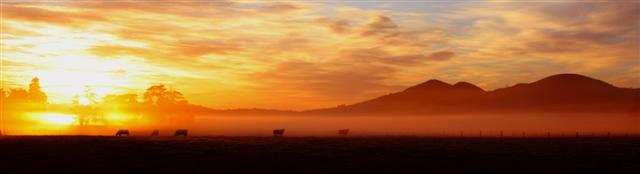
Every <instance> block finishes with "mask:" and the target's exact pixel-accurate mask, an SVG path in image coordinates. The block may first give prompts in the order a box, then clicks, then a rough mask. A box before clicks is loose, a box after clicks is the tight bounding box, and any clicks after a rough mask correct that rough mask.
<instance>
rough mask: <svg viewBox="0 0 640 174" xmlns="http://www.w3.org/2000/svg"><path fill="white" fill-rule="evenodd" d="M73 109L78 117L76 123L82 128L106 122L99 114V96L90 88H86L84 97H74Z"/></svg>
mask: <svg viewBox="0 0 640 174" xmlns="http://www.w3.org/2000/svg"><path fill="white" fill-rule="evenodd" d="M72 107H73V112H74V113H75V114H76V115H77V116H78V119H77V120H76V121H77V122H78V124H79V125H81V126H84V125H89V124H92V123H94V124H96V123H103V122H104V120H103V118H102V117H101V116H100V114H99V112H98V110H99V109H98V100H97V95H96V93H94V92H93V89H91V87H90V86H85V89H84V94H83V95H81V96H78V95H76V96H74V97H73V101H72Z"/></svg>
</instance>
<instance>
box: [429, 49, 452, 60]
mask: <svg viewBox="0 0 640 174" xmlns="http://www.w3.org/2000/svg"><path fill="white" fill-rule="evenodd" d="M455 55H456V54H455V53H454V52H451V51H437V52H433V53H431V54H429V55H427V56H426V57H427V58H428V59H430V60H438V61H441V60H448V59H451V58H452V57H453V56H455Z"/></svg>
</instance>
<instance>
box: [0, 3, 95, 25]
mask: <svg viewBox="0 0 640 174" xmlns="http://www.w3.org/2000/svg"><path fill="white" fill-rule="evenodd" d="M2 15H3V18H10V19H13V20H22V21H27V22H44V23H51V24H59V25H68V24H70V23H77V22H82V21H106V19H105V18H104V17H102V16H100V15H96V14H90V13H77V12H64V11H54V10H48V9H45V8H36V7H28V6H19V5H11V4H3V5H2Z"/></svg>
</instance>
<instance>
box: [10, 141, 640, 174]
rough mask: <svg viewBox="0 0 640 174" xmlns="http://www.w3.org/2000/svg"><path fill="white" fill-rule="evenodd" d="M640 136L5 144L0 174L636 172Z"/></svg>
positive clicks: (638, 161) (639, 155)
mask: <svg viewBox="0 0 640 174" xmlns="http://www.w3.org/2000/svg"><path fill="white" fill-rule="evenodd" d="M638 171H640V139H639V138H629V137H627V138H622V137H621V138H613V139H612V140H608V139H607V138H580V139H576V138H552V139H546V138H540V139H534V138H529V139H522V138H511V139H506V138H505V139H500V138H436V137H349V138H315V137H284V138H271V137H188V138H174V137H157V138H148V137H97V136H24V137H22V136H4V137H0V173H247V172H257V173H275V172H278V173H372V172H376V173H636V172H638Z"/></svg>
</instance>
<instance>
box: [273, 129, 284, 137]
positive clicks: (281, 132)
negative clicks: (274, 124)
mask: <svg viewBox="0 0 640 174" xmlns="http://www.w3.org/2000/svg"><path fill="white" fill-rule="evenodd" d="M283 135H284V129H274V130H273V136H274V137H282V136H283Z"/></svg>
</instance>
